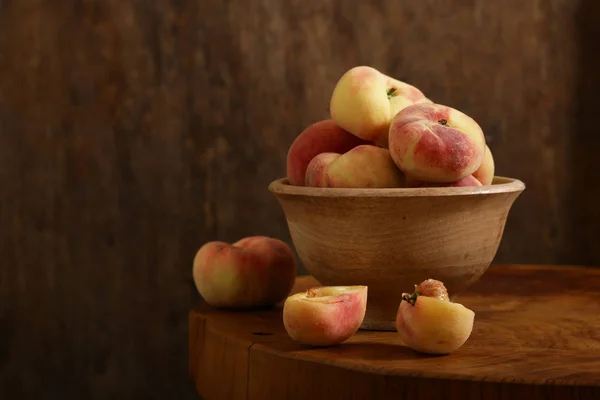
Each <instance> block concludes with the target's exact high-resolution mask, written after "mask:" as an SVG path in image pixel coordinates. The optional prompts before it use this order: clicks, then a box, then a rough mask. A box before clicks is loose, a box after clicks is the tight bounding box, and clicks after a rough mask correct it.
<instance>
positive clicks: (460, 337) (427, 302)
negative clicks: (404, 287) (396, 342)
mask: <svg viewBox="0 0 600 400" xmlns="http://www.w3.org/2000/svg"><path fill="white" fill-rule="evenodd" d="M434 295H435V296H436V297H429V296H424V295H419V293H418V292H415V293H413V294H412V295H409V294H407V293H404V294H403V295H402V301H401V302H400V306H399V307H398V313H397V315H396V329H397V331H398V334H399V335H400V337H401V339H402V341H403V342H404V344H405V345H406V346H408V347H409V348H411V349H413V350H415V351H417V352H420V353H425V354H438V355H441V354H449V353H452V352H454V351H456V350H458V349H459V348H460V347H461V346H462V345H463V344H464V343H465V342H466V341H467V339H468V338H469V336H470V335H471V332H472V330H473V321H474V318H475V313H474V312H473V311H472V310H470V309H468V308H466V307H465V306H463V305H462V304H459V303H453V302H450V301H449V300H448V299H447V293H446V296H439V293H435V294H434Z"/></svg>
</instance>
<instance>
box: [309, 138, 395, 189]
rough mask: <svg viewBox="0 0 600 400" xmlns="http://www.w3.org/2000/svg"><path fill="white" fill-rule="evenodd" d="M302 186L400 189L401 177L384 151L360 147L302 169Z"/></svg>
mask: <svg viewBox="0 0 600 400" xmlns="http://www.w3.org/2000/svg"><path fill="white" fill-rule="evenodd" d="M305 183H306V186H313V187H332V188H392V187H402V186H403V185H404V174H403V173H402V171H400V170H399V169H398V167H397V166H396V164H394V160H392V158H391V157H390V152H389V151H388V150H387V149H384V148H381V147H377V146H371V145H360V146H357V147H355V148H353V149H352V150H350V151H348V152H347V153H344V154H336V153H322V154H319V155H318V156H316V157H315V158H313V159H312V161H311V162H310V163H309V164H308V168H307V169H306V182H305Z"/></svg>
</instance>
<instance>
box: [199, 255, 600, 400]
mask: <svg viewBox="0 0 600 400" xmlns="http://www.w3.org/2000/svg"><path fill="white" fill-rule="evenodd" d="M314 285H317V282H316V281H315V280H314V279H313V278H311V277H301V278H298V280H297V283H296V287H295V288H294V292H299V291H302V290H306V288H307V287H310V286H314ZM456 301H458V302H460V303H462V304H464V305H465V306H467V307H469V308H471V309H472V310H473V311H475V314H476V315H475V325H474V328H473V333H472V335H471V337H470V338H469V340H468V341H467V342H466V343H465V345H464V346H463V347H462V348H460V349H459V350H458V351H456V352H455V353H452V354H450V355H446V356H427V355H421V354H418V353H415V352H413V351H412V350H411V349H409V348H407V347H405V346H404V345H403V344H402V341H401V340H400V338H399V337H398V335H397V334H396V333H395V332H375V331H359V332H357V334H356V335H355V336H353V337H352V338H350V339H349V340H348V341H346V342H344V343H342V344H340V345H339V346H335V347H328V348H311V347H308V346H304V345H301V344H299V343H296V342H295V341H293V340H292V339H291V338H290V337H289V336H288V335H287V333H286V332H285V329H284V327H283V323H282V318H281V307H277V308H275V309H271V310H262V311H251V312H228V311H220V310H215V309H212V308H210V307H209V306H207V305H206V304H201V305H200V306H199V307H198V308H196V309H194V310H192V311H191V313H190V319H189V332H190V335H189V361H190V373H191V376H192V378H193V379H194V381H195V384H196V388H197V390H198V392H199V393H200V395H201V396H202V397H203V398H205V399H206V400H224V399H252V400H271V399H273V400H285V399H288V400H292V399H302V400H307V399H311V400H315V399H328V400H333V399H373V400H375V399H388V398H389V399H392V398H393V399H448V400H450V399H456V400H459V399H460V400H466V399H545V400H547V399H600V270H597V269H587V268H581V267H571V266H560V267H558V266H525V265H522V266H516V265H515V266H491V267H490V268H489V269H488V271H487V272H486V273H485V274H484V276H483V278H482V279H481V280H480V281H479V282H478V283H477V284H475V285H474V286H473V287H472V288H471V289H470V290H469V291H468V292H467V293H465V294H463V295H461V296H460V297H459V298H458V299H456Z"/></svg>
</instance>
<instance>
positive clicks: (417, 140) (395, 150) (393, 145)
mask: <svg viewBox="0 0 600 400" xmlns="http://www.w3.org/2000/svg"><path fill="white" fill-rule="evenodd" d="M485 146H486V143H485V137H484V135H483V131H482V130H481V127H480V126H479V124H477V122H475V120H474V119H473V118H471V117H469V116H468V115H466V114H464V113H463V112H461V111H459V110H457V109H455V108H452V107H448V106H445V105H441V104H414V105H411V106H408V107H406V108H404V109H403V110H402V111H400V112H399V113H398V114H396V116H395V117H394V119H393V120H392V123H391V124H390V130H389V150H390V155H391V156H392V159H393V160H394V162H395V163H396V165H397V166H398V167H399V168H400V169H401V170H402V171H404V173H405V174H407V175H410V176H412V177H413V178H416V179H419V180H422V181H425V182H438V183H451V182H457V181H460V180H461V179H463V178H465V177H467V176H469V175H472V174H473V173H474V172H475V171H477V169H478V168H479V167H480V166H481V163H482V161H483V158H484V155H485Z"/></svg>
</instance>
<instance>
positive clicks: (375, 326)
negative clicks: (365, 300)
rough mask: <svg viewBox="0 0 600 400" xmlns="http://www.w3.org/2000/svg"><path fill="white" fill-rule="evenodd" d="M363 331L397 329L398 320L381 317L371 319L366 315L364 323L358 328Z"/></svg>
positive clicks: (389, 330)
mask: <svg viewBox="0 0 600 400" xmlns="http://www.w3.org/2000/svg"><path fill="white" fill-rule="evenodd" d="M358 329H360V330H363V331H384V332H391V331H394V332H395V331H396V321H386V320H379V319H369V318H367V317H366V316H365V319H364V320H363V323H362V324H361V325H360V328H358Z"/></svg>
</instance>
